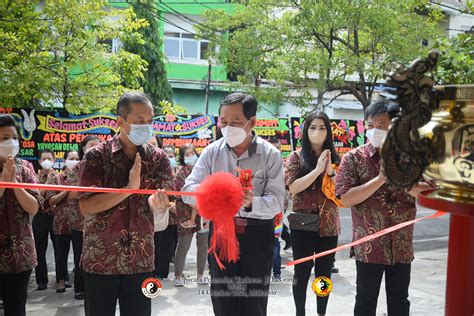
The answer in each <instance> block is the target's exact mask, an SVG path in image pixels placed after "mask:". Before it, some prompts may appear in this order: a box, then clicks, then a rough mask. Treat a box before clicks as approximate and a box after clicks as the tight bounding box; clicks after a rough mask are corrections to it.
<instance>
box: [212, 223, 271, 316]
mask: <svg viewBox="0 0 474 316" xmlns="http://www.w3.org/2000/svg"><path fill="white" fill-rule="evenodd" d="M212 233H213V227H212V225H211V233H210V234H209V236H212ZM237 237H238V240H239V243H240V260H239V261H238V262H236V263H227V262H222V263H223V264H224V266H225V270H221V269H220V268H219V266H218V264H217V262H216V260H215V258H214V254H213V253H210V254H209V263H210V272H211V300H212V306H213V308H214V314H215V315H217V316H233V315H235V316H237V315H239V316H240V315H252V316H263V315H266V314H267V303H268V291H269V288H270V275H271V270H272V262H273V260H272V259H273V245H274V241H275V235H274V223H273V221H268V223H266V224H264V225H256V226H247V227H245V233H243V234H240V233H238V234H237Z"/></svg>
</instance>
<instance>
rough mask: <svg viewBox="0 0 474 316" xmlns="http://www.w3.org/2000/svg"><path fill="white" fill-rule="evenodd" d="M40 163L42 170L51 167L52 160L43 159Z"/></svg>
mask: <svg viewBox="0 0 474 316" xmlns="http://www.w3.org/2000/svg"><path fill="white" fill-rule="evenodd" d="M40 165H41V168H43V169H44V170H49V169H51V168H53V165H54V162H53V161H51V160H47V159H46V160H43V162H42V163H40Z"/></svg>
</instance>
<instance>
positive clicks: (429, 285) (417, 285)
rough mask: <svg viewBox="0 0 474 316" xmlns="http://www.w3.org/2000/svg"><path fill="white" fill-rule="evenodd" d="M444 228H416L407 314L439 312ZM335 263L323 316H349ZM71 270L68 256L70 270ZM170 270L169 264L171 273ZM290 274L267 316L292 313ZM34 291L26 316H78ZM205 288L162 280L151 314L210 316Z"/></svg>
mask: <svg viewBox="0 0 474 316" xmlns="http://www.w3.org/2000/svg"><path fill="white" fill-rule="evenodd" d="M431 213H433V212H432V211H431V210H428V209H424V208H421V207H420V208H419V212H418V216H425V215H428V214H431ZM341 225H342V231H343V234H342V235H341V236H340V239H339V244H345V243H347V242H349V241H350V239H351V231H350V229H351V219H350V212H349V210H348V209H343V210H341ZM448 230H449V216H448V215H445V216H443V217H442V218H438V219H431V220H426V221H423V222H420V223H418V224H416V227H415V251H416V253H415V261H414V262H413V266H412V274H411V285H410V301H411V314H412V315H430V316H432V315H443V314H444V293H445V284H446V259H447V240H448V237H447V236H448ZM282 244H284V242H282ZM195 254H196V248H195V245H193V247H192V248H191V250H190V253H189V254H188V260H187V264H186V269H185V274H187V275H190V276H191V278H194V277H195V275H196V272H195V271H196V256H195ZM282 257H283V259H282V260H283V262H282V263H283V264H284V263H286V262H288V261H290V260H291V259H292V255H291V250H290V251H282ZM51 258H52V252H50V248H49V249H48V260H49V262H52V260H51ZM336 259H337V262H336V266H337V267H338V268H339V270H340V273H338V274H334V275H333V277H332V281H333V285H334V290H333V292H332V294H331V297H330V299H329V304H328V310H327V315H351V314H352V310H353V306H354V295H355V264H354V261H353V260H352V259H349V258H348V251H342V252H339V253H337V256H336ZM72 266H73V264H72V257H71V258H70V267H72ZM173 268H174V267H173V265H172V266H171V270H172V271H173ZM49 269H50V271H53V266H51V265H50V267H49ZM292 274H293V269H292V268H286V269H284V270H282V278H283V281H282V282H278V283H272V284H271V291H273V292H274V295H271V296H270V298H269V304H268V315H294V313H295V309H294V304H293V297H292V292H291V278H292ZM171 275H172V273H171ZM50 280H54V273H50ZM35 287H36V284H35V282H34V276H32V278H31V281H30V289H31V291H30V292H29V297H28V304H27V314H28V315H34V316H45V315H48V316H50V315H68V316H69V315H71V316H73V315H84V311H83V308H84V307H83V301H77V300H75V299H74V296H73V291H71V290H68V291H67V292H66V293H63V294H57V293H56V292H55V288H54V287H55V285H54V284H50V285H49V287H50V288H48V290H46V291H41V292H37V291H34V288H35ZM207 289H209V287H208V286H198V285H197V284H196V283H190V284H188V285H186V287H184V288H175V287H173V282H172V280H164V281H163V292H162V294H161V296H160V297H158V298H156V299H153V315H179V316H182V315H199V316H204V315H213V313H212V305H211V301H210V297H209V296H208V295H207V294H206V292H207V291H206V290H207ZM307 298H308V299H307V303H306V308H307V315H316V303H315V301H316V299H315V294H313V293H312V291H311V289H310V288H309V287H308V293H307ZM377 311H378V314H379V315H384V313H385V312H386V300H385V290H384V285H383V284H382V287H381V291H380V296H379V302H378V308H377ZM0 314H1V312H0ZM117 315H118V313H117ZM246 316H247V315H246ZM249 316H251V315H249Z"/></svg>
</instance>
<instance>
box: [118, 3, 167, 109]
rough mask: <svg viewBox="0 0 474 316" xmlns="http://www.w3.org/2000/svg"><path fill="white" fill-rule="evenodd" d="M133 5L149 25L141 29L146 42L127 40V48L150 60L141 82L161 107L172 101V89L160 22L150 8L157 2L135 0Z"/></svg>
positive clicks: (156, 104)
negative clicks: (137, 42) (162, 104)
mask: <svg viewBox="0 0 474 316" xmlns="http://www.w3.org/2000/svg"><path fill="white" fill-rule="evenodd" d="M131 6H132V8H133V10H134V12H135V13H136V15H137V17H138V18H140V19H145V20H146V21H147V22H148V25H147V26H146V27H143V28H141V29H140V30H139V32H140V34H141V35H142V37H143V39H144V41H145V43H144V44H143V45H140V44H138V45H137V44H136V43H134V42H125V48H126V50H127V51H129V52H132V53H135V54H137V55H139V56H141V58H143V59H144V60H146V61H147V62H148V70H147V71H146V72H145V74H144V77H143V78H142V79H141V80H140V83H141V85H142V86H143V90H144V92H145V93H147V94H148V95H149V96H150V98H151V101H152V103H153V104H154V105H155V107H159V104H160V102H161V101H163V100H167V101H171V99H172V90H171V86H170V84H169V82H168V79H167V76H166V68H165V64H164V59H165V56H164V53H163V46H162V45H163V42H162V39H161V37H160V33H161V32H160V23H159V21H158V19H157V18H156V16H155V15H154V13H153V12H155V11H156V10H150V8H155V2H154V0H142V1H133V2H131Z"/></svg>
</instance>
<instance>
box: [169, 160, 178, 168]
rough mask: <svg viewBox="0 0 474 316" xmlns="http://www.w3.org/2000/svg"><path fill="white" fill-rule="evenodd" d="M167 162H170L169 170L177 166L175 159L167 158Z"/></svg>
mask: <svg viewBox="0 0 474 316" xmlns="http://www.w3.org/2000/svg"><path fill="white" fill-rule="evenodd" d="M168 160H169V161H170V166H171V168H176V166H177V163H176V158H168Z"/></svg>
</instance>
